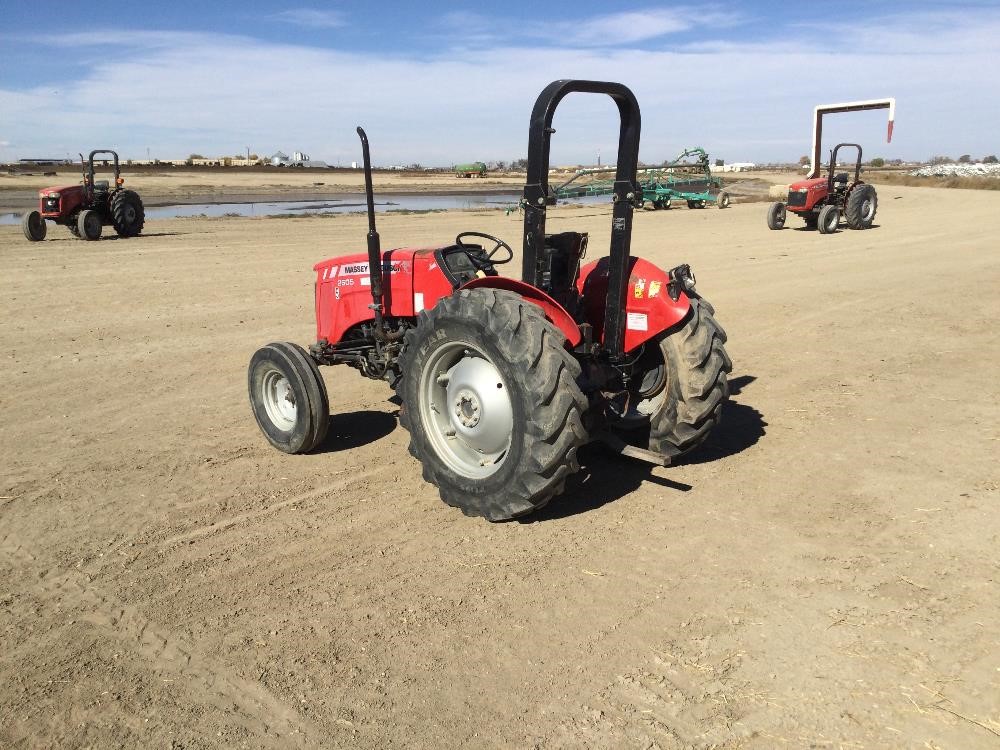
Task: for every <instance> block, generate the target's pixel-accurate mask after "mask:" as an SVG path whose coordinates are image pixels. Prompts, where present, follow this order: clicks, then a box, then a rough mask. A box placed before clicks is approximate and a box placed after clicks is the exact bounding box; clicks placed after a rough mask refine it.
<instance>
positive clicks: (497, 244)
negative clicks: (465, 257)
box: [455, 232, 514, 266]
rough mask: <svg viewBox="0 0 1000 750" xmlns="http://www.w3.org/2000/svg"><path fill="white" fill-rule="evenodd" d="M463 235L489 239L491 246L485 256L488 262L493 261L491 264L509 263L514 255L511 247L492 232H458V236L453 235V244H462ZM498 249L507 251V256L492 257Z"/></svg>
mask: <svg viewBox="0 0 1000 750" xmlns="http://www.w3.org/2000/svg"><path fill="white" fill-rule="evenodd" d="M463 237H478V238H479V239H482V240H489V241H490V242H492V243H493V248H492V249H491V250H490V251H489V252H488V253H486V257H487V258H489V260H490V262H491V263H493V265H497V266H498V265H500V264H501V263H509V262H510V260H511V259H512V258H513V257H514V251H513V250H512V249H511V246H510V245H508V244H507V243H506V242H504V241H503V240H501V239H497V238H496V237H494V236H493V235H492V234H483V233H482V232H459V234H458V236H457V237H455V244H456V245H463V246H464V245H465V243H464V242H462V238H463ZM500 249H503V250H506V251H507V257H505V258H500V259H497V258H494V257H493V256H494V255H495V254H496V253H497V251H498V250H500Z"/></svg>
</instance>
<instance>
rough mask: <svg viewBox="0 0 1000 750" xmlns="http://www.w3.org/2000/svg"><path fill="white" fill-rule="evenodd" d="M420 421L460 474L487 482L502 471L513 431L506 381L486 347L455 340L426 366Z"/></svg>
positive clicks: (434, 445)
mask: <svg viewBox="0 0 1000 750" xmlns="http://www.w3.org/2000/svg"><path fill="white" fill-rule="evenodd" d="M419 388H420V390H419V399H420V407H419V410H420V421H421V422H422V423H423V426H424V430H425V431H426V433H427V437H428V440H429V442H430V444H431V447H432V448H433V450H434V452H435V453H436V454H437V455H438V457H439V458H440V459H441V460H442V461H443V462H444V463H445V464H446V465H447V466H448V468H450V469H451V470H452V471H454V472H455V473H456V474H460V475H461V476H464V477H469V478H472V479H482V478H484V477H488V476H490V475H491V474H494V473H496V472H497V471H499V469H500V467H501V466H502V465H503V462H504V460H505V459H506V458H507V455H508V452H509V450H510V442H511V438H512V436H513V433H514V409H513V407H512V406H511V402H510V395H509V391H508V388H507V383H506V382H505V381H504V379H503V377H502V376H501V375H500V371H499V370H497V368H496V366H495V365H494V364H493V362H491V361H490V359H489V357H487V356H486V354H484V353H483V351H482V350H481V349H479V348H478V347H476V346H473V345H472V344H470V343H468V342H463V341H451V342H448V343H447V344H444V345H442V346H441V347H439V348H438V349H437V350H435V351H434V352H433V353H432V354H431V355H430V357H429V358H428V360H427V363H426V364H425V365H424V368H423V372H422V373H421V375H420V386H419Z"/></svg>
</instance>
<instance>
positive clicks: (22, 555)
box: [0, 536, 326, 748]
mask: <svg viewBox="0 0 1000 750" xmlns="http://www.w3.org/2000/svg"><path fill="white" fill-rule="evenodd" d="M0 553H2V554H4V555H6V556H7V557H8V558H9V559H10V560H11V561H12V562H20V563H21V564H28V565H30V564H32V563H34V562H35V561H36V559H37V558H36V557H35V555H33V554H32V553H31V552H29V551H28V550H27V549H25V547H24V546H23V545H21V544H19V543H18V542H17V540H16V539H12V538H11V537H10V536H6V537H4V538H3V540H2V541H0ZM30 590H31V591H32V592H33V593H35V594H37V595H40V596H41V598H42V599H43V602H44V604H43V606H46V608H52V609H56V606H54V605H58V609H59V612H58V613H55V614H51V613H50V616H52V617H59V618H60V619H65V614H66V610H68V609H70V608H76V609H79V610H83V611H84V613H83V614H82V615H80V619H81V620H83V621H85V622H89V623H90V624H92V625H94V626H95V627H97V628H98V629H99V630H100V631H102V632H103V633H104V634H106V635H107V636H108V637H110V638H114V639H116V640H119V641H122V642H124V643H126V644H128V646H129V647H130V648H131V650H132V653H134V654H136V655H138V656H140V657H142V658H143V659H144V660H145V661H146V662H147V663H148V665H149V667H150V669H152V670H153V671H154V672H155V673H156V674H157V675H171V676H173V677H174V678H175V679H176V678H179V679H182V680H183V681H184V685H186V686H187V687H188V688H190V689H192V690H194V691H196V693H197V695H198V697H199V698H202V699H204V701H205V702H206V703H207V704H209V705H211V706H214V707H215V708H217V709H219V710H220V712H222V713H224V714H226V716H227V719H229V720H232V721H234V722H235V723H237V724H239V725H240V726H241V727H242V728H243V729H245V730H246V731H247V732H248V733H250V734H251V736H252V737H253V738H254V742H255V743H260V746H265V747H275V748H278V747H289V746H297V747H302V746H306V745H310V744H312V743H311V742H310V741H309V740H310V739H312V740H314V741H315V740H318V739H319V738H321V737H325V736H326V733H325V732H323V731H321V730H320V729H318V728H317V727H316V726H315V725H314V724H312V722H310V721H309V720H307V719H305V718H304V717H303V716H301V714H299V713H298V712H297V711H296V710H295V709H294V708H292V707H291V706H289V705H287V704H286V703H284V702H283V701H282V700H281V699H280V698H278V697H277V696H275V695H273V694H272V693H271V692H270V691H268V690H267V689H266V688H265V687H264V686H263V685H259V684H256V683H253V682H250V681H249V680H246V679H244V678H242V677H240V676H239V675H238V674H236V673H235V672H233V671H231V670H229V669H227V668H226V667H225V666H223V665H221V664H219V663H218V662H217V661H215V660H214V659H213V658H212V657H210V656H209V655H208V654H206V653H205V652H203V651H202V650H201V649H200V648H199V647H198V646H197V645H195V644H194V643H192V642H189V641H188V640H187V639H185V638H183V637H180V636H178V635H177V634H176V633H172V632H170V631H169V630H167V629H165V628H163V627H162V626H159V625H157V624H156V623H153V622H152V621H150V620H149V619H148V618H146V617H145V616H143V614H142V613H141V612H140V611H139V610H138V608H137V607H134V606H132V605H129V604H124V603H122V602H120V601H117V600H115V599H113V598H111V597H109V596H107V595H105V594H104V593H103V592H101V591H100V590H99V589H98V588H97V587H96V586H94V585H92V583H91V582H90V580H89V577H88V575H87V573H85V572H83V571H80V570H70V571H66V572H60V571H59V570H57V569H55V568H52V569H49V570H46V571H44V572H42V573H41V574H40V575H38V577H37V579H36V580H35V582H34V583H33V584H32V585H31V586H30ZM234 709H235V711H236V714H235V715H234V714H233V710H234Z"/></svg>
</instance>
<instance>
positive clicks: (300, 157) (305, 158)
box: [271, 151, 329, 169]
mask: <svg viewBox="0 0 1000 750" xmlns="http://www.w3.org/2000/svg"><path fill="white" fill-rule="evenodd" d="M271 166H272V167H312V168H314V169H315V168H319V169H323V168H326V167H327V166H329V165H328V164H327V163H326V162H325V161H319V160H317V161H313V160H312V159H310V158H309V155H308V154H303V153H302V152H301V151H295V152H293V153H292V155H291V156H289V155H288V154H286V153H283V152H281V151H278V152H276V153H275V154H274V155H273V156H272V157H271Z"/></svg>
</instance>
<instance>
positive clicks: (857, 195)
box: [844, 185, 878, 229]
mask: <svg viewBox="0 0 1000 750" xmlns="http://www.w3.org/2000/svg"><path fill="white" fill-rule="evenodd" d="M877 210H878V195H877V194H876V193H875V188H874V187H872V186H871V185H858V186H857V187H856V188H854V190H852V191H851V194H850V195H849V196H847V205H846V206H845V207H844V218H845V219H846V220H847V226H849V227H850V228H851V229H871V226H872V223H873V222H874V221H875V212H876V211H877Z"/></svg>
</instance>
